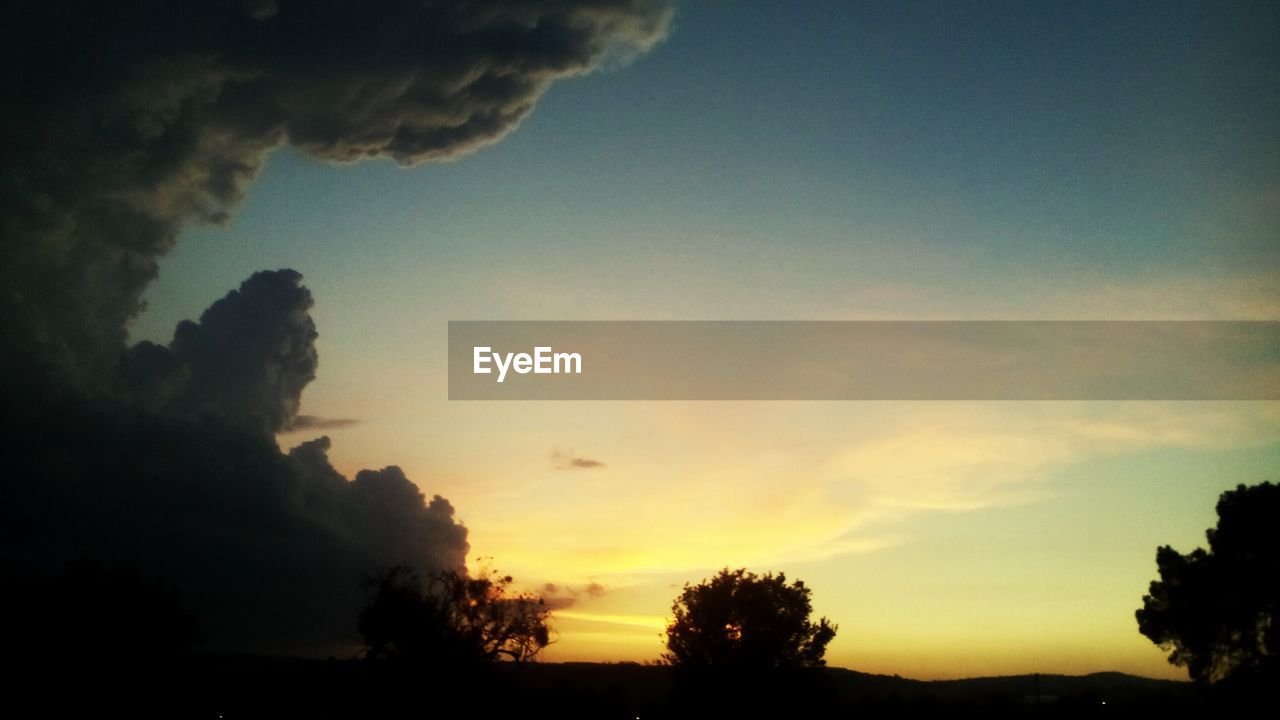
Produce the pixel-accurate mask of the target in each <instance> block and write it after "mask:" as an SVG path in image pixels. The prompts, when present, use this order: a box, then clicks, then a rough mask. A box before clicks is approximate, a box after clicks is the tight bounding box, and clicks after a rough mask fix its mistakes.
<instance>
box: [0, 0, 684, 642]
mask: <svg viewBox="0 0 1280 720" xmlns="http://www.w3.org/2000/svg"><path fill="white" fill-rule="evenodd" d="M669 16H670V13H669V9H668V8H667V7H666V6H665V5H664V4H661V3H656V2H648V1H646V0H599V1H595V2H592V1H588V2H567V1H566V2H552V1H549V0H542V1H538V0H532V1H524V0H510V1H507V2H475V3H469V2H451V3H436V2H421V1H414V2H410V1H409V0H390V1H388V2H379V3H372V4H370V3H357V2H347V3H343V2H302V1H294V2H290V1H281V2H261V1H259V2H238V3H237V2H208V1H199V0H195V1H192V2H182V3H174V2H142V1H137V2H118V3H93V2H70V1H66V2H57V1H54V2H47V1H46V2H23V1H22V0H19V1H18V2H10V3H5V4H4V5H3V8H0V53H2V54H3V63H0V93H3V98H4V102H3V103H0V127H2V128H3V130H4V136H5V143H4V145H3V149H0V207H2V208H3V215H2V218H3V219H2V220H0V400H3V402H2V403H0V419H2V421H3V425H2V426H0V436H2V437H3V442H4V444H5V447H4V450H5V452H4V457H5V460H6V463H7V465H6V468H5V470H6V473H7V480H6V483H7V484H6V497H5V501H4V502H3V503H0V528H2V529H0V533H2V534H3V535H2V537H0V541H2V542H0V558H2V559H3V562H4V568H3V569H4V570H5V571H6V573H7V572H9V571H12V570H18V569H24V568H40V567H45V568H47V567H51V566H57V565H59V564H61V563H63V562H66V561H67V560H74V559H76V558H78V557H81V556H88V557H91V558H97V559H101V560H105V561H111V562H116V561H120V562H125V563H130V564H136V565H138V566H140V567H141V568H142V570H143V571H144V572H146V573H149V574H152V575H155V576H160V577H163V578H165V579H166V581H168V582H171V583H173V584H175V585H177V586H178V587H179V588H180V589H181V593H182V595H181V597H182V599H183V601H184V602H185V603H187V604H188V605H189V606H190V607H191V609H193V610H194V611H196V612H197V614H198V615H199V616H200V617H201V619H202V621H203V622H204V623H205V634H206V636H207V637H208V638H209V643H208V645H207V647H209V648H211V649H218V648H221V649H240V650H258V651H264V650H265V651H272V652H314V653H323V652H328V651H331V650H332V649H333V648H335V647H336V646H339V645H341V644H342V643H343V642H346V641H349V640H350V639H352V636H353V634H354V621H355V616H356V610H357V609H358V607H359V604H360V602H361V594H360V586H359V578H360V575H361V574H362V573H365V572H369V571H373V570H377V569H379V568H385V567H387V566H389V565H393V564H396V563H401V562H404V563H409V564H412V565H414V566H416V567H418V568H419V569H422V570H432V569H439V568H456V567H459V566H461V565H462V563H463V562H464V560H465V556H466V552H467V548H468V545H467V534H466V528H465V527H463V526H462V525H461V524H460V523H459V522H458V521H457V520H456V518H455V517H454V509H453V507H452V506H451V505H450V504H449V502H448V501H447V500H445V499H444V498H441V497H439V496H436V497H433V498H427V497H425V496H424V495H423V494H422V493H421V491H419V490H418V488H417V486H416V485H414V484H413V483H412V482H410V481H409V480H408V479H407V478H406V477H405V475H404V473H403V472H402V471H401V470H400V469H399V468H398V467H395V466H390V467H386V468H383V469H381V470H364V471H361V472H360V473H358V474H357V475H356V477H355V478H354V479H350V480H348V479H347V478H345V477H343V476H342V475H341V474H340V473H338V472H337V471H336V470H335V469H334V468H333V467H332V465H331V464H330V463H329V460H328V457H327V452H328V450H329V440H328V439H327V438H320V439H317V440H312V441H309V442H305V443H302V444H301V445H299V446H298V447H295V448H293V449H292V450H290V451H289V452H288V453H282V452H281V451H280V449H279V447H278V446H277V445H276V440H275V433H278V432H282V431H288V430H290V429H297V428H301V427H312V428H314V427H318V426H320V425H322V423H320V422H318V421H317V420H316V419H315V418H312V417H311V416H306V415H300V414H299V409H300V400H301V395H302V392H303V389H304V388H305V387H306V385H307V384H308V383H309V382H310V381H311V380H312V379H313V378H314V377H315V374H316V371H317V356H316V351H315V344H314V343H315V339H316V328H315V326H314V324H313V322H312V320H311V318H310V315H309V314H308V310H309V309H310V307H311V303H312V300H311V295H310V293H309V292H308V291H307V289H306V288H305V287H303V286H302V284H301V276H300V275H299V274H298V273H296V272H293V271H291V270H281V271H275V272H265V273H258V274H256V275H254V276H253V277H251V278H249V279H248V280H246V281H245V282H244V283H243V284H242V285H241V286H240V288H239V289H238V290H234V291H232V292H231V293H230V294H228V295H227V296H226V297H224V298H222V299H221V300H218V301H217V302H215V303H214V304H213V305H212V306H211V307H209V309H208V310H207V311H205V313H204V314H202V315H201V317H200V318H199V320H198V321H195V322H184V323H182V324H180V325H179V326H178V328H177V329H176V331H175V333H174V337H173V340H172V342H170V343H169V344H168V345H167V346H166V345H159V344H155V343H141V344H138V345H136V346H133V347H126V344H125V337H126V336H125V327H126V323H127V322H128V321H129V319H130V318H132V317H133V316H134V315H136V314H137V313H138V312H139V311H140V309H141V300H140V299H141V297H142V293H143V290H144V289H145V287H146V285H147V283H148V282H149V281H150V280H151V279H152V278H154V277H155V275H156V271H157V262H158V259H159V258H160V257H161V256H162V255H163V254H164V253H165V252H167V251H168V250H169V249H170V248H171V247H172V246H173V244H174V242H175V240H176V238H177V235H178V233H179V231H180V230H181V228H182V226H183V224H184V223H185V222H187V221H189V220H195V221H205V222H222V221H224V220H225V219H226V218H227V217H228V216H229V215H230V213H231V212H232V211H233V210H234V207H235V204H236V203H237V201H238V200H239V199H240V198H241V196H242V195H243V194H244V192H245V191H246V188H247V185H248V184H249V182H250V181H251V180H252V179H253V178H254V177H255V176H256V174H257V173H258V171H259V169H260V167H261V165H262V162H263V159H264V157H265V156H266V154H267V153H268V152H269V151H271V150H272V149H274V148H276V147H279V146H281V145H284V144H291V145H294V146H296V147H299V148H301V149H303V150H304V151H306V152H308V153H310V154H312V155H314V156H316V157H318V158H320V159H323V160H328V161H334V162H351V161H356V160H360V159H363V158H370V157H386V158H391V159H393V160H395V161H397V162H399V163H402V164H406V165H411V164H414V163H420V162H424V161H429V160H443V159H450V158H455V157H458V156H460V155H462V154H464V153H466V152H469V151H472V150H474V149H476V148H478V147H481V146H484V145H486V144H489V143H492V142H495V141H497V140H498V139H500V138H501V137H502V136H503V135H504V134H506V133H507V132H509V131H511V130H512V129H513V128H515V127H516V125H517V124H518V123H519V122H520V120H521V119H522V118H524V117H525V116H526V115H527V114H528V113H529V111H530V110H531V109H532V107H533V105H534V103H535V102H536V101H537V99H538V98H539V96H540V95H541V93H542V92H543V91H544V90H545V89H546V87H547V86H548V85H549V84H550V83H551V82H553V81H554V80H556V79H559V78H565V77H570V76H573V75H578V74H582V73H585V72H588V71H590V70H591V69H592V68H594V67H596V66H597V65H599V64H600V63H601V62H605V61H608V60H609V59H610V58H611V57H613V58H623V59H625V58H626V57H627V56H628V55H630V54H635V53H639V52H643V51H645V50H646V49H648V48H649V47H651V46H652V45H653V44H654V43H655V42H657V41H658V40H660V39H661V37H662V36H663V34H664V33H665V29H666V26H667V23H668V20H669ZM331 422H332V421H331ZM330 426H332V425H330Z"/></svg>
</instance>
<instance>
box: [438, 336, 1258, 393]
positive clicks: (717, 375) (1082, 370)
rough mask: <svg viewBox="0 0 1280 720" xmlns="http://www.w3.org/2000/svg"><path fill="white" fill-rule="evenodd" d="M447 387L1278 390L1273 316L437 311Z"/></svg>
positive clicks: (751, 390) (733, 390) (764, 390)
mask: <svg viewBox="0 0 1280 720" xmlns="http://www.w3.org/2000/svg"><path fill="white" fill-rule="evenodd" d="M449 399H451V400H1278V399H1280V322H1221V321H1175V322H1171V321H1116V322H1110V321H908V322H898V321H883V322H882V321H830V322H828V321H815V322H791V321H786V322H782V321H620V322H616V321H532V322H531V321H450V323H449Z"/></svg>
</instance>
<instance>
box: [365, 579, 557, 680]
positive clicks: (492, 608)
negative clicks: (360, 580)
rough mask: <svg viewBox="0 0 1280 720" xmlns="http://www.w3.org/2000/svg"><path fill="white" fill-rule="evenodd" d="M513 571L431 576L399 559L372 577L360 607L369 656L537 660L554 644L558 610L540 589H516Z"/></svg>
mask: <svg viewBox="0 0 1280 720" xmlns="http://www.w3.org/2000/svg"><path fill="white" fill-rule="evenodd" d="M511 583H512V579H511V576H509V575H506V576H498V575H497V574H496V573H493V572H491V571H488V570H485V571H482V572H480V573H478V574H477V575H476V576H475V577H472V576H469V575H467V574H464V573H462V572H458V571H455V570H445V571H440V572H435V573H431V574H429V575H427V576H426V578H425V580H423V579H422V578H421V577H419V575H418V574H417V573H416V572H415V571H414V570H413V569H412V568H410V567H408V566H405V565H399V566H397V567H394V568H391V569H390V570H388V571H386V572H384V573H382V574H379V575H376V576H374V577H370V578H367V579H366V585H367V587H368V588H369V589H370V590H371V593H370V598H369V602H368V604H367V605H366V606H365V608H364V610H363V611H361V613H360V619H359V630H360V633H361V635H363V637H364V641H365V648H366V656H367V657H370V658H375V659H399V660H408V661H414V662H428V663H438V662H448V663H456V662H468V661H471V662H477V663H482V662H488V661H493V660H498V659H502V658H506V659H509V660H514V661H515V662H524V661H526V660H532V659H534V658H535V657H536V656H537V655H538V653H539V652H541V651H542V649H543V648H545V647H546V646H547V645H548V644H550V642H551V637H550V630H549V628H548V626H547V620H548V617H549V616H550V613H551V611H550V610H549V609H548V608H547V606H546V604H545V603H544V602H543V601H542V600H541V599H540V598H537V597H535V596H533V595H529V594H526V593H517V594H512V593H510V592H509V589H510V585H511Z"/></svg>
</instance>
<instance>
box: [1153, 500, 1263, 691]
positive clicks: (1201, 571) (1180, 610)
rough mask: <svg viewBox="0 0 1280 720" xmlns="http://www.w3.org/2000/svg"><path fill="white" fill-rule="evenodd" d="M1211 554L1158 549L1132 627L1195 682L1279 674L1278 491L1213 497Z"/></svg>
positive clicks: (1261, 678)
mask: <svg viewBox="0 0 1280 720" xmlns="http://www.w3.org/2000/svg"><path fill="white" fill-rule="evenodd" d="M1217 509H1218V525H1217V527H1216V528H1212V529H1210V530H1209V531H1208V533H1207V535H1208V540H1209V549H1208V550H1204V549H1203V548H1197V549H1195V550H1193V551H1192V552H1190V553H1188V554H1186V555H1183V554H1181V553H1179V552H1177V551H1175V550H1174V549H1173V548H1171V547H1168V546H1164V547H1161V548H1159V549H1158V550H1157V551H1156V564H1157V566H1158V567H1159V571H1160V579H1159V580H1156V581H1154V582H1152V583H1151V589H1150V591H1149V592H1148V594H1147V595H1146V596H1145V597H1143V599H1142V608H1141V609H1140V610H1138V612H1137V617H1138V629H1139V630H1140V631H1141V632H1142V634H1143V635H1146V636H1147V637H1148V638H1151V641H1152V642H1154V643H1156V644H1157V645H1159V646H1160V647H1161V648H1163V649H1165V650H1168V651H1169V653H1170V654H1169V662H1171V663H1173V664H1175V665H1181V666H1185V667H1186V668H1187V670H1188V672H1189V673H1190V675H1191V678H1192V679H1193V680H1197V681H1201V682H1215V681H1218V680H1223V679H1227V678H1233V679H1236V680H1245V681H1249V680H1263V679H1270V680H1274V679H1276V678H1277V677H1280V662H1278V661H1280V624H1278V623H1277V619H1278V613H1280V525H1277V522H1278V521H1280V486H1277V485H1272V484H1271V483H1269V482H1268V483H1262V484H1261V485H1255V486H1252V487H1246V486H1244V485H1240V486H1238V487H1237V488H1236V489H1235V490H1228V491H1227V492H1224V493H1223V494H1222V496H1221V497H1220V498H1219V500H1218V508H1217Z"/></svg>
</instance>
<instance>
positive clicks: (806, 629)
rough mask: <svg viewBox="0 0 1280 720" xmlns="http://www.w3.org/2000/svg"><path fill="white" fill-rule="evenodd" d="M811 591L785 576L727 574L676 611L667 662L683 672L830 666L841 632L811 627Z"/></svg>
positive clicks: (690, 590) (693, 588)
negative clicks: (832, 649)
mask: <svg viewBox="0 0 1280 720" xmlns="http://www.w3.org/2000/svg"><path fill="white" fill-rule="evenodd" d="M809 595H810V591H809V588H807V587H805V584H804V582H803V581H800V580H797V581H795V582H792V583H791V584H787V578H786V576H785V575H784V574H782V573H778V574H777V575H774V574H773V573H766V574H764V575H756V574H755V573H749V572H747V571H746V570H745V569H738V570H729V569H728V568H725V569H724V570H721V571H720V573H719V574H717V575H716V576H715V577H712V578H711V579H709V580H704V581H703V582H701V583H699V584H697V585H688V584H686V585H685V587H684V591H683V592H681V593H680V596H679V597H678V598H676V601H675V603H674V604H673V605H672V607H671V612H672V614H673V615H674V619H673V620H672V622H671V624H670V625H669V626H667V652H666V654H665V655H663V659H664V660H665V661H666V662H668V663H669V664H671V665H675V666H678V667H684V668H709V669H741V670H769V669H785V668H798V667H815V666H821V665H824V664H825V660H824V659H823V655H824V654H825V653H826V649H827V643H829V642H831V639H832V638H833V637H835V634H836V626H835V625H832V624H831V623H829V622H828V621H827V619H826V618H822V619H820V620H818V622H816V623H815V622H811V621H810V619H809V615H810V614H811V613H812V611H813V607H812V605H811V604H810V601H809Z"/></svg>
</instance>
